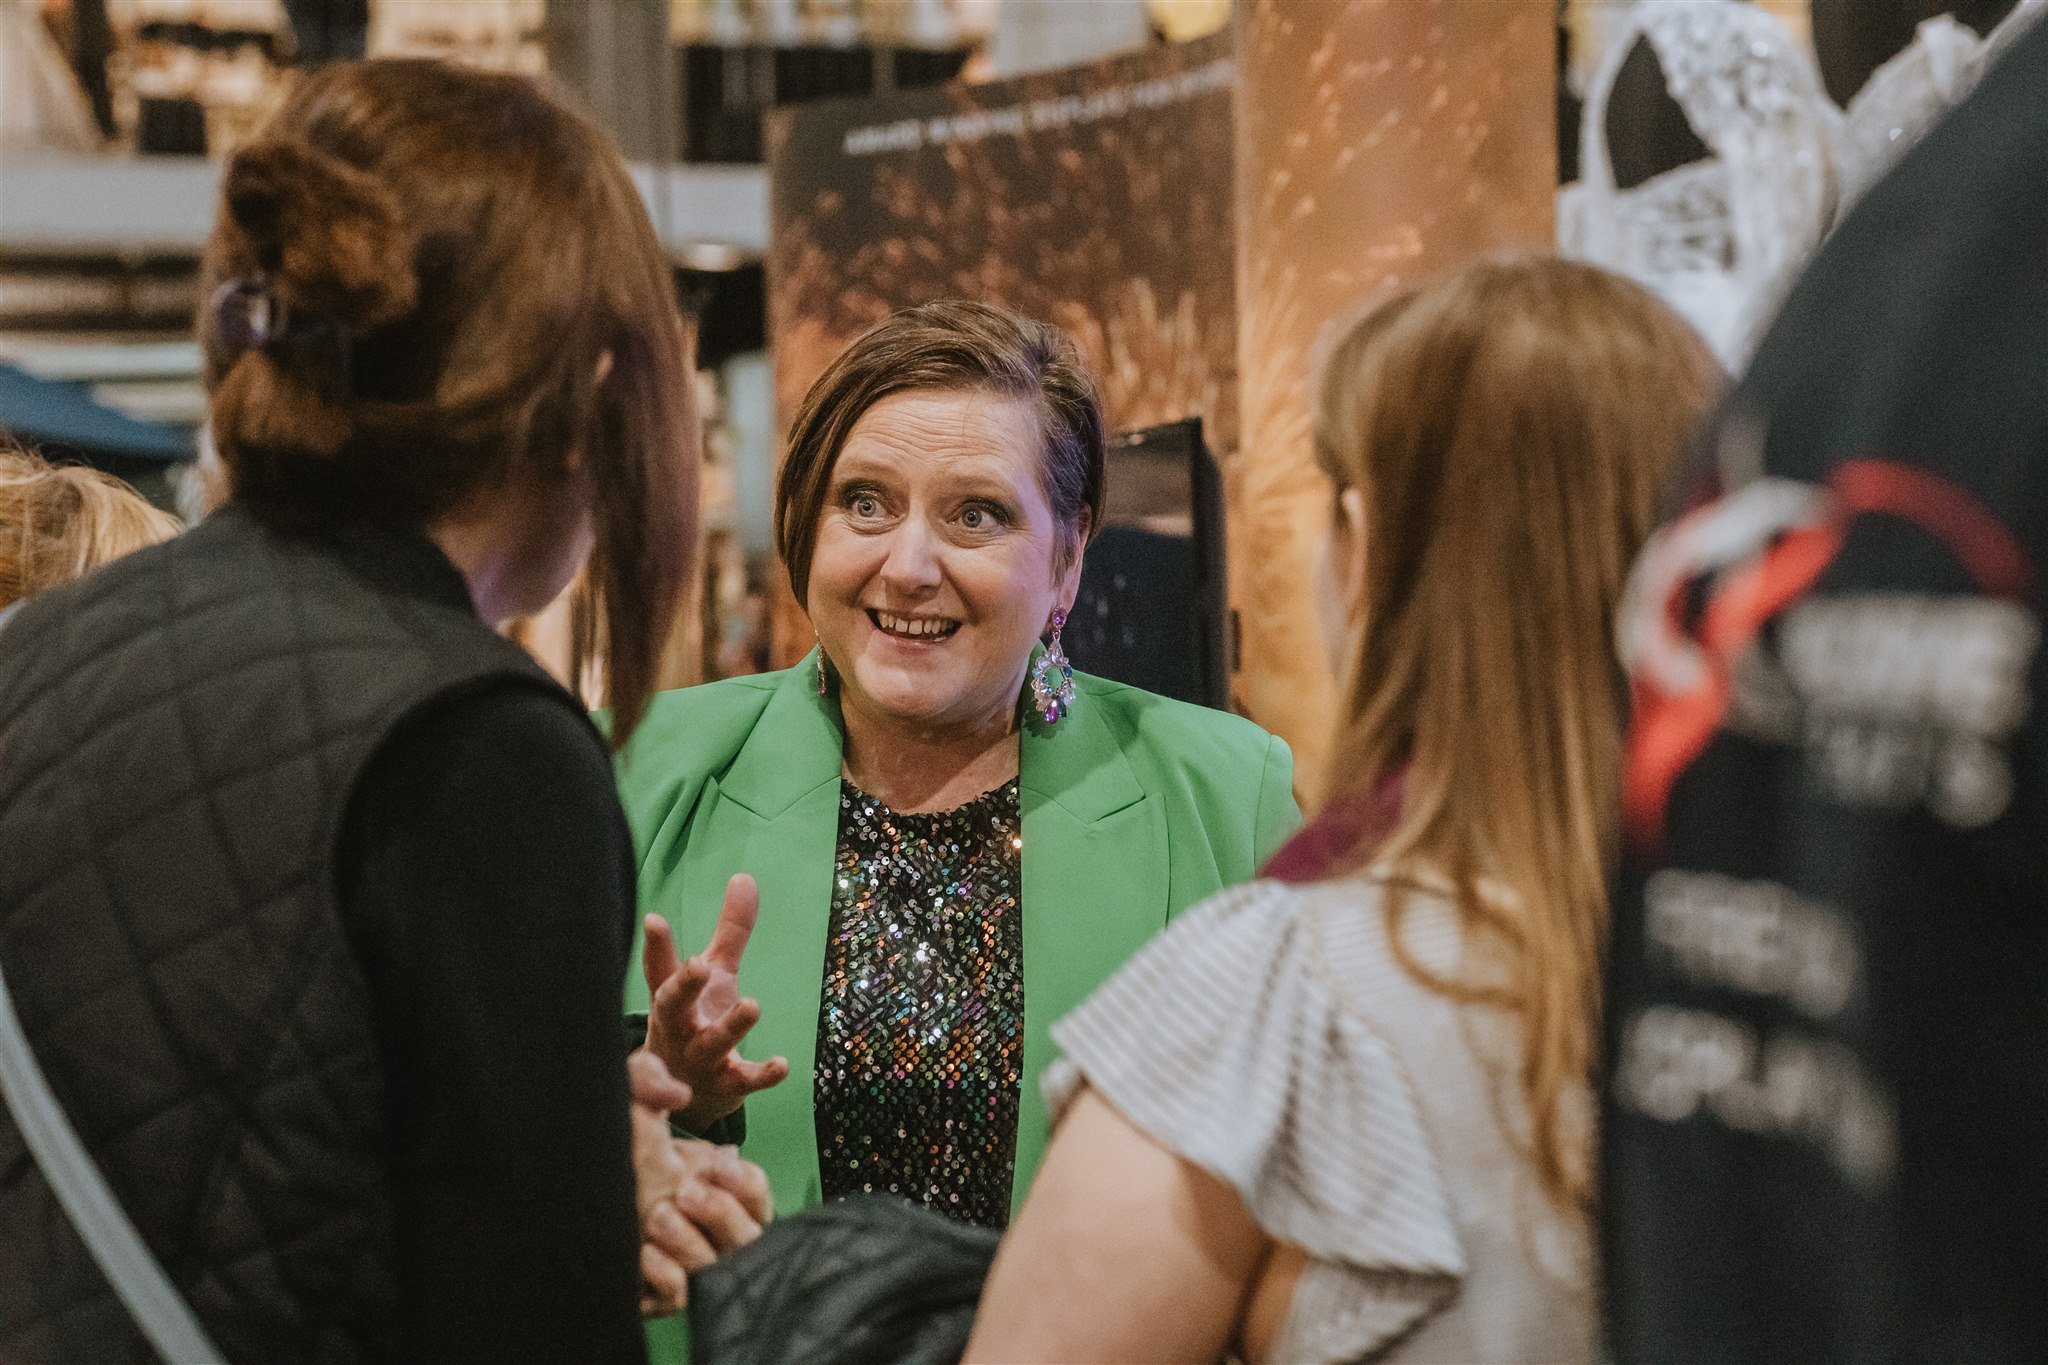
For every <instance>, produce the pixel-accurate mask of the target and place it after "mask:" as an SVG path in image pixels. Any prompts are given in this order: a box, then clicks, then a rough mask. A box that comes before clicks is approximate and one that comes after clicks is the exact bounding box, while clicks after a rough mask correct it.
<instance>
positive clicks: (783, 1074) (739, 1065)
mask: <svg viewBox="0 0 2048 1365" xmlns="http://www.w3.org/2000/svg"><path fill="white" fill-rule="evenodd" d="M726 1072H727V1077H728V1079H730V1080H732V1081H736V1082H737V1083H738V1085H739V1089H740V1093H741V1094H743V1095H751V1094H753V1093H754V1092H755V1091H757V1090H766V1089H768V1088H769V1087H770V1086H774V1085H780V1084H782V1082H783V1081H785V1080H787V1079H788V1078H789V1058H787V1057H771V1058H769V1059H768V1060H767V1061H765V1062H750V1061H748V1060H747V1059H746V1058H744V1057H733V1058H732V1059H731V1060H730V1061H729V1062H728V1064H727V1067H726Z"/></svg>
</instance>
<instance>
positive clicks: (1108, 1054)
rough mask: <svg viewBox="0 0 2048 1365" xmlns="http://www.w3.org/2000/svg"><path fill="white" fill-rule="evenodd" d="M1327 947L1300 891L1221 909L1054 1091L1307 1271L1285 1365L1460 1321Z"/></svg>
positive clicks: (1392, 1098)
mask: <svg viewBox="0 0 2048 1365" xmlns="http://www.w3.org/2000/svg"><path fill="white" fill-rule="evenodd" d="M1356 913H1360V914H1369V913H1371V911H1370V909H1369V908H1367V907H1365V906H1360V907H1358V908H1357V910H1356ZM1319 938H1320V929H1319V924H1318V921H1317V919H1316V916H1315V913H1314V911H1313V909H1312V908H1311V907H1310V906H1309V905H1308V904H1307V902H1306V901H1305V899H1304V898H1303V897H1302V895H1301V894H1300V893H1299V892H1297V891H1295V890H1293V889H1292V888H1289V887H1286V886H1283V885H1280V884H1278V883H1273V882H1255V883H1252V884H1249V885H1247V886H1242V887H1237V888H1234V889H1232V890H1229V891H1225V892H1223V893H1221V894H1220V895H1217V896H1214V897H1212V898H1211V899H1210V900H1208V901H1206V902H1204V903H1203V904H1202V905H1200V906H1197V907H1196V908H1194V909H1193V910H1190V911H1188V912H1187V913H1186V914H1184V915H1182V916H1180V917H1179V918H1177V919H1176V920H1175V921H1174V923H1173V924H1172V926H1171V927H1169V928H1168V929H1167V930H1166V931H1165V932H1164V933H1163V934H1162V935H1160V936H1159V937H1158V938H1156V939H1154V940H1153V941H1152V942H1151V943H1150V944H1148V945H1147V946H1146V947H1145V949H1144V950H1143V951H1141V952H1140V953H1139V954H1138V955H1137V956H1136V957H1134V958H1132V960H1131V961H1130V962H1129V963H1128V964H1126V965H1125V966H1124V968H1123V969H1122V970H1121V971H1119V972H1118V973H1117V974H1116V975H1115V976H1114V977H1112V978H1110V980H1109V981H1107V982H1105V983H1104V984H1103V985H1102V987H1101V988H1100V989H1098V990H1097V991H1096V992H1095V994H1093V995H1092V996H1090V997H1089V998H1088V1000H1087V1001H1086V1002H1085V1003H1083V1004H1082V1005H1081V1007H1080V1008H1079V1009H1077V1010H1075V1011H1074V1012H1073V1013H1072V1014H1070V1015H1068V1016H1067V1017H1066V1018H1064V1019H1062V1020H1060V1021H1059V1022H1058V1023H1056V1024H1055V1025H1053V1028H1052V1037H1053V1041H1054V1042H1055V1043H1056V1044H1057V1045H1058V1046H1059V1048H1060V1051H1061V1052H1062V1054H1063V1056H1062V1059H1061V1060H1060V1062H1059V1063H1057V1064H1056V1065H1055V1066H1054V1067H1052V1068H1050V1069H1049V1071H1048V1073H1047V1075H1046V1078H1045V1089H1046V1094H1047V1099H1048V1107H1049V1108H1050V1109H1052V1110H1053V1111H1054V1112H1055V1113H1057V1112H1058V1111H1059V1110H1060V1109H1062V1108H1063V1107H1064V1106H1065V1104H1066V1103H1067V1101H1068V1100H1069V1099H1070V1098H1071V1097H1072V1095H1073V1094H1074V1093H1075V1092H1076V1090H1077V1089H1078V1087H1079V1085H1080V1084H1081V1083H1083V1082H1085V1083H1086V1084H1088V1085H1090V1086H1092V1087H1094V1088H1095V1089H1096V1090H1097V1091H1099V1092H1100V1093H1101V1094H1102V1095H1103V1097H1104V1098H1105V1099H1107V1100H1108V1101H1109V1102H1110V1103H1111V1104H1112V1105H1114V1106H1115V1107H1116V1108H1117V1109H1118V1110H1119V1111H1120V1112H1121V1113H1123V1114H1124V1115H1125V1116H1126V1117H1127V1118H1129V1119H1130V1120H1131V1121H1132V1122H1133V1123H1135V1124H1136V1125H1137V1126H1138V1127H1140V1128H1142V1129H1143V1130H1144V1131H1145V1132H1147V1133H1148V1134H1150V1135H1151V1136H1152V1137H1153V1138H1154V1139H1155V1140H1157V1141H1158V1142H1160V1143H1161V1144H1162V1145H1164V1146H1166V1147H1167V1148H1169V1149H1171V1150H1172V1151H1174V1152H1176V1153H1178V1154H1179V1155H1181V1156H1182V1157H1185V1158H1186V1159H1187V1160H1189V1161H1192V1162H1194V1163H1195V1164H1196V1165H1198V1166H1201V1167H1202V1168H1204V1169H1205V1170H1207V1171H1209V1172H1211V1173H1212V1174H1214V1175H1216V1176H1217V1177H1219V1178H1221V1179H1223V1180H1225V1181H1227V1182H1229V1183H1230V1184H1231V1185H1232V1186H1234V1187H1235V1188H1236V1189H1237V1191H1238V1193H1239V1194H1240V1195H1242V1196H1243V1198H1244V1201H1245V1205H1246V1207H1247V1208H1248V1209H1249V1210H1250V1212H1251V1214H1252V1216H1253V1218H1255V1219H1256V1220H1257V1221H1258V1223H1259V1225H1260V1226H1261V1227H1262V1228H1264V1229H1265V1231H1266V1232H1267V1233H1268V1234H1269V1235H1271V1236H1272V1237H1273V1238H1274V1239H1275V1240H1276V1241H1280V1242H1284V1243H1287V1244H1290V1245H1292V1246H1295V1247H1298V1248H1300V1249H1301V1250H1302V1251H1303V1252H1305V1253H1306V1254H1307V1255H1308V1257H1309V1260H1310V1264H1309V1266H1308V1268H1307V1269H1306V1270H1304V1272H1303V1274H1302V1277H1301V1279H1300V1281H1299V1283H1298V1284H1297V1287H1296V1289H1295V1294H1294V1301H1293V1304H1292V1307H1291V1308H1290V1311H1289V1314H1288V1319H1287V1324H1286V1327H1285V1329H1284V1331H1283V1334H1282V1342H1281V1346H1280V1349H1279V1350H1278V1352H1277V1353H1276V1358H1278V1359H1285V1360H1355V1359H1358V1358H1360V1357H1362V1356H1367V1355H1370V1354H1372V1353H1373V1352H1375V1351H1378V1350H1382V1349H1384V1348H1385V1347H1387V1346H1388V1345H1391V1344H1392V1343H1393V1342H1394V1341H1396V1340H1398V1339H1399V1338H1400V1337H1402V1336H1404V1335H1406V1334H1407V1333H1409V1332H1411V1331H1413V1330H1414V1329H1415V1328H1416V1327H1418V1326H1419V1325H1421V1324H1422V1323H1423V1322H1425V1321H1426V1320H1428V1318H1429V1317H1430V1316H1431V1315H1432V1314H1434V1313H1435V1312H1436V1311H1437V1310H1438V1309H1440V1308H1441V1307H1442V1306H1443V1305H1444V1304H1446V1303H1448V1302H1449V1301H1450V1299H1451V1298H1452V1297H1453V1296H1454V1295H1455V1294H1456V1292H1457V1289H1458V1285H1459V1283H1460V1281H1461V1280H1462V1278H1463V1276H1464V1273H1465V1256H1464V1252H1463V1249H1462V1248H1461V1247H1460V1245H1459V1241H1458V1235H1457V1229H1456V1225H1455V1224H1454V1222H1453V1221H1452V1216H1451V1203H1450V1199H1449V1197H1448V1195H1447V1193H1446V1191H1445V1187H1444V1181H1443V1175H1442V1172H1441V1171H1440V1170H1439V1167H1438V1164H1437V1159H1436V1156H1435V1153H1434V1152H1433V1151H1432V1149H1431V1144H1430V1142H1429V1139H1428V1136H1427V1133H1426V1130H1425V1128H1424V1125H1423V1122H1422V1117H1421V1114H1420V1112H1419V1110H1418V1107H1417V1104H1416V1100H1415V1097H1414V1093H1413V1091H1412V1090H1411V1088H1410V1081H1409V1077H1408V1076H1407V1075H1406V1074H1405V1073H1404V1071H1403V1069H1402V1067H1401V1065H1400V1063H1399V1061H1398V1060H1397V1059H1396V1057H1395V1056H1394V1054H1393V1052H1392V1051H1391V1050H1390V1049H1389V1048H1388V1046H1387V1045H1386V1044H1385V1043H1384V1041H1383V1040H1382V1039H1381V1038H1380V1037H1379V1036H1378V1035H1377V1034H1376V1033H1375V1032H1374V1031H1373V1030H1372V1029H1371V1027H1370V1026H1369V1025H1368V1024H1367V1022H1366V1021H1365V1020H1364V1018H1362V1017H1361V1016H1360V1015H1359V1014H1358V1013H1357V1012H1356V1011H1354V1010H1349V1009H1346V1008H1345V1007H1344V1005H1343V1001H1342V998H1341V996H1340V995H1338V994H1337V993H1335V992H1333V990H1332V989H1331V983H1330V982H1329V980H1328V977H1327V974H1326V971H1325V969H1324V966H1323V959H1324V954H1323V953H1322V952H1321V951H1320V950H1319V943H1318V940H1319Z"/></svg>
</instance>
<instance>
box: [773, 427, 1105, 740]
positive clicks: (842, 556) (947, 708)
mask: <svg viewBox="0 0 2048 1365" xmlns="http://www.w3.org/2000/svg"><path fill="white" fill-rule="evenodd" d="M1039 442H1040V436H1039V428H1038V419H1037V416H1036V414H1035V413H1034V412H1033V410H1032V408H1031V407H1030V406H1029V405H1028V404H1025V403H1022V402H1018V401H1016V400H1013V399H1009V398H1004V397H1000V396H997V395H993V394H989V393H986V392H978V391H964V392H955V391H946V390H912V391H909V392H905V393H898V394H893V395H891V396H890V397H888V398H885V399H883V400H882V401H881V402H879V403H877V404H875V405H874V406H873V407H871V408H869V409H868V410H867V411H866V412H865V413H863V414H862V415H861V417H860V419H859V420H858V421H857V422H855V423H854V427H853V430H852V431H851V432H849V433H848V434H847V438H846V443H845V445H844V446H842V447H841V448H840V451H839V458H838V460H837V461H836V462H835V464H834V465H833V469H832V479H831V483H830V484H829V485H828V487H827V489H826V493H825V506H824V509H823V511H822V513H821V514H820V516H819V518H818V539H817V544H816V546H815V548H814V549H813V551H812V555H811V581H810V591H809V600H808V601H807V602H806V603H805V604H804V605H805V608H806V610H808V611H809V613H810V617H811V623H812V624H813V625H814V626H815V627H817V631H818V638H819V640H820V641H821V642H822V643H823V645H824V647H825V652H826V654H827V655H829V656H830V658H831V660H832V663H833V666H834V667H835V668H836V669H837V670H838V672H839V678H840V704H841V706H842V707H845V708H859V709H861V710H863V711H865V712H866V713H867V714H868V715H869V716H871V717H872V718H874V719H877V720H881V721H883V722H885V723H894V724H898V725H903V726H906V727H909V728H911V729H913V730H918V731H927V732H931V731H936V732H948V731H964V730H971V729H974V728H977V727H980V726H984V725H988V724H991V723H993V722H995V721H997V720H998V719H999V718H1001V719H1005V720H1006V718H1007V715H1008V713H1010V712H1011V711H1013V710H1014V708H1015V707H1016V705H1017V698H1018V696H1019V695H1020V693H1021V691H1022V689H1023V686H1024V674H1025V670H1026V668H1027V667H1028V665H1029V662H1030V658H1031V650H1032V646H1033V645H1035V644H1036V643H1037V641H1038V639H1039V636H1040V635H1041V634H1042V633H1043V632H1044V630H1045V629H1046V627H1047V625H1048V624H1049V623H1050V622H1051V619H1052V614H1053V611H1054V609H1055V608H1065V607H1068V606H1071V605H1072V603H1073V598H1074V589H1075V587H1076V585H1078V583H1079V582H1080V574H1081V565H1080V554H1079V545H1078V543H1074V544H1073V545H1072V549H1073V553H1072V554H1071V555H1070V556H1066V557H1065V559H1066V561H1067V562H1064V563H1063V562H1062V558H1063V557H1062V556H1061V554H1060V553H1059V552H1060V549H1061V548H1062V541H1063V539H1064V538H1065V537H1066V536H1067V535H1068V534H1069V532H1068V531H1067V530H1066V529H1065V528H1062V527H1060V526H1059V525H1058V524H1057V522H1056V520H1055V518H1054V515H1053V510H1052V506H1051V503H1050V502H1049V501H1048V500H1047V498H1046V496H1045V493H1044V490H1043V487H1042V485H1041V482H1040V479H1039Z"/></svg>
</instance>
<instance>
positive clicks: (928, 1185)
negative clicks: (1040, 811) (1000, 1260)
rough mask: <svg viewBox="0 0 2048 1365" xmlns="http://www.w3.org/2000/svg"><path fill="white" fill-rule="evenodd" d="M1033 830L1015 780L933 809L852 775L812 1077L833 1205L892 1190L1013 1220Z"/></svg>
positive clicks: (999, 1221) (979, 1215)
mask: <svg viewBox="0 0 2048 1365" xmlns="http://www.w3.org/2000/svg"><path fill="white" fill-rule="evenodd" d="M1021 830H1022V824H1021V821H1020V818H1019V815H1018V806H1017V783H1016V781H1015V780H1014V779H1013V780H1012V781H1010V782H1009V783H1007V784H1006V785H1004V786H1002V787H999V788H997V789H996V790H995V791H992V792H987V793H984V794H983V795H981V796H978V797H976V798H975V799H974V800H973V801H970V802H968V803H967V804H966V805H964V806H960V807H957V808H956V809H953V810H949V811H940V812H938V813H936V814H931V815H904V814H900V813H898V812H896V811H894V810H891V809H890V808H889V807H887V806H885V805H883V804H882V803H881V802H880V801H878V800H876V799H875V798H874V797H872V796H869V795H868V794H867V793H866V792H864V791H861V790H860V789H859V788H857V787H855V786H854V785H853V784H852V783H850V782H848V783H844V784H842V788H841V792H840V798H839V857H838V862H837V866H836V868H835V871H834V874H833V876H834V881H833V887H832V927H831V936H830V938H829V939H828V940H827V942H826V945H825V984H824V990H823V992H822V999H821V1000H820V1004H819V1011H818V1063H817V1069H816V1072H815V1080H814V1082H813V1085H814V1092H813V1098H814V1101H815V1108H816V1113H817V1131H818V1169H819V1171H820V1172H821V1173H822V1175H823V1180H824V1196H825V1198H827V1199H840V1198H844V1197H846V1196H847V1195H851V1194H858V1193H862V1192H864V1191H881V1192H885V1193H889V1194H898V1195H902V1196H903V1197H904V1198H907V1199H912V1200H916V1201H918V1202H919V1203H922V1204H925V1205H927V1206H929V1207H931V1208H934V1209H937V1210H938V1211H939V1212H941V1213H944V1214H947V1215H949V1216H951V1217H954V1218H958V1219H960V1220H961V1221H963V1222H970V1223H979V1224H981V1225H982V1226H984V1227H992V1228H1001V1227H1003V1226H1005V1225H1006V1224H1007V1223H1008V1222H1009V1219H1010V1178H1011V1174H1012V1171H1013V1169H1014V1168H1015V1166H1016V1161H1017V1096H1018V1092H1019V1089H1020V1086H1021V1084H1022V1077H1023V1067H1024V926H1023V923H1022V920H1021V918H1020V914H1021V911H1020V907H1021V904H1022V895H1021V888H1022V886H1023V876H1022V867H1023V857H1024V854H1023V849H1024V841H1023V838H1022V837H1021Z"/></svg>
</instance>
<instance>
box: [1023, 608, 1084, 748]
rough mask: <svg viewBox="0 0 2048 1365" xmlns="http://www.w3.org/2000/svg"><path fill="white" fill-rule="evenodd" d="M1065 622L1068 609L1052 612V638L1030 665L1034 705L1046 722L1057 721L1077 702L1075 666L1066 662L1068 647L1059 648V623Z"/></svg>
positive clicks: (1033, 708) (1034, 708)
mask: <svg viewBox="0 0 2048 1365" xmlns="http://www.w3.org/2000/svg"><path fill="white" fill-rule="evenodd" d="M1066 623H1067V614H1066V613H1065V612H1063V611H1056V612H1054V613H1053V614H1052V638H1051V639H1050V640H1047V641H1046V642H1045V653H1043V654H1041V655H1039V656H1038V662H1037V663H1035V664H1033V665H1032V666H1031V709H1032V710H1034V711H1036V712H1038V714H1039V715H1040V716H1043V717H1044V718H1045V723H1046V724H1047V725H1057V724H1058V723H1059V720H1060V717H1062V716H1064V715H1066V714H1067V712H1068V711H1070V710H1071V709H1073V705H1074V666H1073V665H1072V664H1071V663H1068V662H1067V652H1066V650H1064V649H1062V648H1060V627H1062V626H1064V625H1066Z"/></svg>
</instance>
